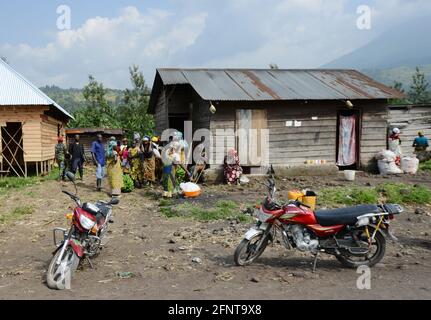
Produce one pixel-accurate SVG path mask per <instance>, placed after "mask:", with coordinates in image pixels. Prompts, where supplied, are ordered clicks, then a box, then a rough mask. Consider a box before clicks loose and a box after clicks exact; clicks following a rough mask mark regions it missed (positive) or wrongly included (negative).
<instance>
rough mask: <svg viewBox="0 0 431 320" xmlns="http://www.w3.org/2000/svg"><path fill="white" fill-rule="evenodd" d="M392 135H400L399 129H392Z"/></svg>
mask: <svg viewBox="0 0 431 320" xmlns="http://www.w3.org/2000/svg"><path fill="white" fill-rule="evenodd" d="M392 133H393V134H400V133H401V130H400V129H398V128H393V129H392Z"/></svg>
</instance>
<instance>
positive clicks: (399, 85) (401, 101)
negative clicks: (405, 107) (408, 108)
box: [389, 80, 408, 104]
mask: <svg viewBox="0 0 431 320" xmlns="http://www.w3.org/2000/svg"><path fill="white" fill-rule="evenodd" d="M392 88H393V89H395V90H397V91H399V92H401V93H405V90H404V87H403V84H402V83H401V82H398V81H396V80H395V81H394V84H393V85H392ZM389 103H390V104H407V103H408V100H406V99H391V100H390V102H389Z"/></svg>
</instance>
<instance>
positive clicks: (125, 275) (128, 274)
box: [116, 272, 135, 279]
mask: <svg viewBox="0 0 431 320" xmlns="http://www.w3.org/2000/svg"><path fill="white" fill-rule="evenodd" d="M116 275H117V277H119V278H121V279H130V278H134V277H135V274H134V273H133V272H117V273H116Z"/></svg>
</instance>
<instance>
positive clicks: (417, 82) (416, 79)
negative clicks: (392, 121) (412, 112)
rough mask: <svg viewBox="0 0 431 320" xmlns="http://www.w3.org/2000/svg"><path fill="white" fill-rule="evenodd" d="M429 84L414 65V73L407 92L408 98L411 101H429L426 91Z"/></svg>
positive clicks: (420, 102) (419, 102)
mask: <svg viewBox="0 0 431 320" xmlns="http://www.w3.org/2000/svg"><path fill="white" fill-rule="evenodd" d="M428 86H429V83H428V81H427V80H426V78H425V74H423V73H421V72H420V70H419V68H418V67H416V73H415V74H414V75H413V78H412V85H411V86H410V91H409V93H408V97H409V100H410V101H411V102H412V103H417V104H422V103H427V102H430V94H429V92H428V91H427V89H428Z"/></svg>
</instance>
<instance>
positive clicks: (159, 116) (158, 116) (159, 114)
mask: <svg viewBox="0 0 431 320" xmlns="http://www.w3.org/2000/svg"><path fill="white" fill-rule="evenodd" d="M154 121H155V123H156V128H155V129H156V134H158V135H161V134H162V132H163V130H165V129H167V128H168V125H169V118H168V109H167V101H166V90H162V92H161V93H160V96H159V98H158V101H157V106H156V110H155V114H154Z"/></svg>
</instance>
